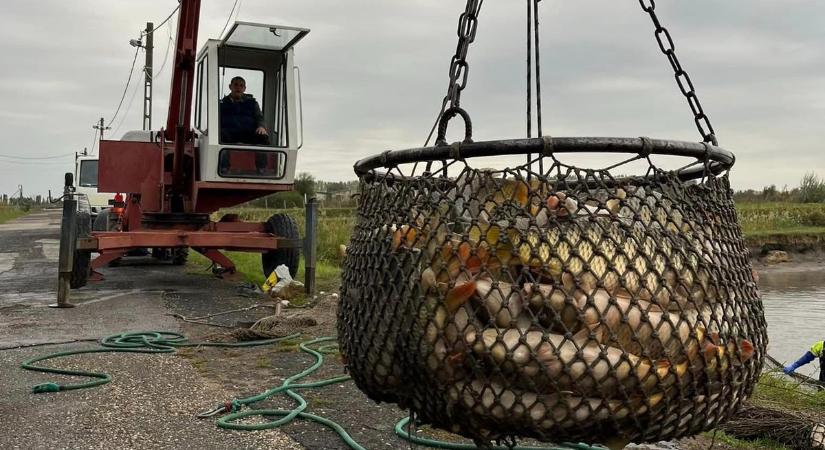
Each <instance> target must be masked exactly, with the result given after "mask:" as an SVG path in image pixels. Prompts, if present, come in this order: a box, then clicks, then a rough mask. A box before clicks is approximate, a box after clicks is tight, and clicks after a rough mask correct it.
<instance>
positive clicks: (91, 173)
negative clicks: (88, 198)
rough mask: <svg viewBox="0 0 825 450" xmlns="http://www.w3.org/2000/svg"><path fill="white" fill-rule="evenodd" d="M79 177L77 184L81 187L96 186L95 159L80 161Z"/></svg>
mask: <svg viewBox="0 0 825 450" xmlns="http://www.w3.org/2000/svg"><path fill="white" fill-rule="evenodd" d="M79 178H80V179H79V180H78V185H80V186H81V187H93V188H96V187H97V160H96V159H93V160H92V159H90V160H86V161H80V177H79Z"/></svg>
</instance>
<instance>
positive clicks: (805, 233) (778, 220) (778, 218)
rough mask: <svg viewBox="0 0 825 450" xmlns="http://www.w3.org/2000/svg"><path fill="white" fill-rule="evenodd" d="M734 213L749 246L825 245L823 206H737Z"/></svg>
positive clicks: (753, 204)
mask: <svg viewBox="0 0 825 450" xmlns="http://www.w3.org/2000/svg"><path fill="white" fill-rule="evenodd" d="M736 211H737V214H738V216H739V223H740V225H741V226H742V232H743V233H744V235H745V240H746V241H747V242H748V244H750V245H754V246H759V245H763V244H766V243H769V242H777V243H783V244H794V243H822V242H825V204H824V203H770V202H760V203H739V204H737V205H736Z"/></svg>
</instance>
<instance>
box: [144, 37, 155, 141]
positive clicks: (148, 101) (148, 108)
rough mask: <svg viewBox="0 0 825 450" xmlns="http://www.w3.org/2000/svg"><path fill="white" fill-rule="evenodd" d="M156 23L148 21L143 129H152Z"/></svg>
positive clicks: (145, 48)
mask: <svg viewBox="0 0 825 450" xmlns="http://www.w3.org/2000/svg"><path fill="white" fill-rule="evenodd" d="M154 31H155V25H154V24H153V23H152V22H146V46H145V47H144V50H146V64H145V65H144V66H143V130H144V131H147V130H151V129H152V78H153V73H152V70H153V69H152V51H153V50H154Z"/></svg>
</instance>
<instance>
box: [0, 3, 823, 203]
mask: <svg viewBox="0 0 825 450" xmlns="http://www.w3.org/2000/svg"><path fill="white" fill-rule="evenodd" d="M233 3H234V0H215V1H210V2H203V5H202V14H201V26H200V36H199V43H201V44H202V43H203V42H204V41H205V39H206V38H208V37H217V35H218V34H219V33H220V32H221V30H222V29H223V26H224V24H225V23H226V18H227V15H228V13H229V11H230V9H231V7H232V4H233ZM33 5H34V6H33ZM175 5H176V2H175V1H174V0H165V1H154V2H127V1H109V2H103V1H100V0H75V1H71V2H66V1H60V0H40V1H38V2H36V3H32V2H27V1H24V0H4V1H3V2H0V54H2V55H3V57H4V64H3V65H2V67H0V99H2V100H0V118H2V120H0V133H1V134H2V135H3V136H14V137H15V139H14V140H13V141H14V143H13V144H12V143H11V141H12V140H9V139H7V140H6V141H5V142H6V143H5V144H2V145H0V154H25V155H28V156H38V155H53V154H56V153H60V152H74V151H76V150H82V148H83V147H89V146H90V145H91V142H92V137H93V133H94V130H92V128H91V126H92V124H93V123H95V122H96V121H97V120H98V119H99V118H100V117H101V116H102V117H104V118H105V120H106V121H107V122H108V121H109V120H110V119H111V117H112V115H113V114H114V111H115V108H116V106H117V104H118V102H119V100H120V98H121V95H122V94H123V91H124V83H125V81H126V77H127V75H128V70H129V67H130V65H131V62H132V59H133V57H134V54H135V53H134V52H135V49H134V48H133V47H131V46H129V44H128V42H129V39H134V38H136V37H137V36H138V34H139V32H140V30H142V29H143V28H144V27H145V22H147V21H154V22H155V24H159V23H160V21H161V20H162V19H163V18H165V17H166V16H167V15H168V13H169V12H170V11H171V10H172V9H173V8H174V7H175ZM241 5H242V6H241V11H240V14H239V16H238V20H247V21H252V22H264V23H266V22H270V23H277V24H286V25H296V26H305V27H308V28H311V29H312V32H311V33H310V34H309V36H308V37H307V38H306V39H305V40H304V41H303V42H301V44H300V45H299V47H298V48H297V51H296V62H297V64H298V65H300V66H301V71H302V78H303V79H302V88H303V106H304V119H305V130H304V137H305V139H306V146H305V148H304V149H303V150H302V151H301V153H300V159H299V162H298V168H299V170H301V171H309V172H311V173H313V175H315V177H316V178H318V179H323V180H348V179H354V178H355V175H354V173H353V171H352V165H353V164H354V163H355V161H356V160H358V159H360V158H363V157H365V156H368V155H372V154H376V153H380V152H383V151H385V150H389V149H399V148H409V147H415V146H418V145H422V144H423V142H424V140H425V139H426V137H427V133H428V132H429V131H430V127H431V126H432V122H433V120H434V118H435V113H436V111H437V109H438V107H439V106H440V104H441V99H442V98H443V96H444V94H445V92H446V88H447V69H448V65H449V62H450V58H451V57H452V55H453V53H454V51H455V46H456V25H457V23H458V14H459V13H460V12H461V11H462V10H463V8H464V3H463V2H462V1H460V0H414V1H404V2H399V1H389V2H388V1H379V0H351V1H347V2H342V1H338V0H313V1H311V2H307V1H300V0H245V1H243V2H241ZM514 5H515V6H514ZM540 5H541V12H542V14H541V23H542V30H543V32H542V35H541V44H542V45H541V48H542V52H541V67H542V75H543V83H542V100H543V115H542V116H543V117H542V119H543V124H542V125H543V129H544V132H545V133H546V134H550V135H554V136H565V135H593V136H613V135H615V136H641V135H648V136H652V137H661V138H670V139H680V140H691V141H696V140H698V139H699V134H698V132H697V131H696V129H695V126H694V124H693V118H692V115H691V113H690V111H689V109H688V106H687V104H686V102H685V99H684V98H683V97H682V95H681V94H680V93H679V91H678V90H677V88H676V85H675V81H674V79H673V71H672V69H671V67H670V65H669V64H668V62H667V60H666V58H665V56H664V55H662V54H661V52H660V51H659V48H658V46H657V44H656V42H655V40H654V38H653V31H654V29H653V25H652V24H651V22H650V20H649V18H648V17H647V16H646V15H645V13H643V12H642V11H641V9H640V8H639V7H638V4H636V2H616V1H615V0H585V1H582V2H541V4H540ZM818 6H819V5H818V3H816V2H815V0H792V1H791V0H789V1H783V2H776V1H774V0H729V1H725V2H719V1H712V0H696V1H692V2H667V3H665V2H659V3H658V4H657V12H658V14H659V16H660V19H661V20H662V22H663V23H664V24H665V25H666V26H667V27H668V29H669V31H670V32H671V34H672V36H673V38H674V40H675V41H676V49H677V54H678V56H679V59H680V62H681V63H682V64H683V66H684V67H685V68H686V70H687V71H688V73H689V74H690V76H691V79H692V80H693V82H694V84H695V86H696V89H697V93H698V94H699V96H700V99H701V101H702V105H703V106H704V108H705V110H706V111H707V113H708V115H709V116H710V118H711V120H712V123H713V124H714V126H715V127H716V131H717V132H718V135H719V137H720V141H721V142H722V145H723V146H724V147H726V148H728V149H730V150H732V151H734V152H736V153H737V155H738V161H737V167H736V168H735V169H734V171H733V172H732V180H733V185H734V187H735V188H749V187H753V188H759V187H761V186H762V185H764V184H777V185H780V186H781V185H783V184H786V183H787V184H790V185H794V184H796V183H798V180H799V179H800V178H801V177H802V175H803V174H804V172H806V171H809V170H818V171H819V172H820V175H821V176H825V167H823V160H825V158H822V157H821V154H822V153H821V146H822V144H821V143H822V142H823V140H825V139H823V138H824V137H825V136H823V134H824V133H825V132H823V131H821V130H822V129H823V127H822V126H821V123H822V122H823V114H825V91H823V90H822V87H821V84H822V83H821V79H820V78H821V75H820V74H822V73H824V72H825V58H823V56H825V55H823V52H825V29H823V27H822V26H821V19H820V18H819V17H818V16H817V15H816V14H812V13H811V11H816V10H818V9H817V8H818ZM524 14H525V11H524V5H523V4H518V2H516V3H513V2H492V1H490V2H485V3H484V7H483V10H482V15H481V17H480V23H479V30H478V36H477V40H476V42H475V43H473V45H472V47H471V49H470V53H469V57H468V61H469V64H470V74H469V75H470V78H469V85H468V87H467V89H466V90H465V91H464V92H463V94H462V105H463V106H464V107H465V108H466V109H467V110H468V111H469V112H470V114H471V115H472V117H473V123H474V133H475V137H476V139H477V140H484V139H499V138H516V137H522V136H524V135H525V133H526V124H525V116H526V114H525V107H526V88H527V85H526V76H525V68H526V61H525V50H526V48H525V30H524V21H525V16H524ZM167 30H168V29H166V28H164V29H160V30H158V32H157V33H158V34H156V35H155V45H156V49H155V53H154V56H155V64H156V65H157V66H159V65H160V62H161V61H162V60H163V56H164V52H165V51H166V49H167V45H166V43H167V36H168V34H167V33H168V31H167ZM142 61H143V55H142V54H139V55H138V62H137V64H138V67H141V66H142ZM170 66H171V61H170V62H168V63H167V66H166V68H165V69H164V73H163V74H161V75H160V76H159V77H158V78H157V79H156V80H155V84H154V107H153V125H154V128H159V127H161V126H164V125H165V116H166V110H167V104H168V94H169V83H170V82H169V75H170V72H171V67H170ZM134 88H136V86H134V85H133V88H130V89H129V91H128V92H127V97H126V99H125V101H124V106H123V108H122V110H121V112H120V114H119V117H118V118H117V120H116V121H115V123H114V126H115V127H117V126H118V125H120V129H119V130H117V133H116V134H115V135H118V134H122V133H123V132H125V131H126V130H128V129H139V128H140V127H141V124H142V108H141V99H140V96H141V92H137V94H136V98H135V100H134V101H133V102H132V105H131V108H127V106H128V102H129V99H130V98H131V95H132V93H133V92H135V91H133V90H132V89H134ZM139 90H140V89H139V88H138V91H139ZM533 95H535V90H533ZM535 128H536V123H535V121H534V122H533V130H534V133H535ZM112 131H115V130H112ZM460 135H461V130H460V125H459V122H458V121H456V123H455V124H454V125H451V127H450V135H449V136H450V138H451V139H457V138H458V136H460ZM587 162H588V164H590V163H592V164H596V163H598V161H587ZM484 163H485V164H486V162H484ZM499 163H500V162H496V164H499ZM68 166H70V164H68V165H67V167H62V166H60V165H59V164H55V165H48V166H46V165H42V166H36V165H20V164H16V165H14V166H12V165H11V164H3V163H2V162H0V192H8V191H13V190H14V189H16V188H17V185H18V184H21V183H22V184H24V185H26V186H27V190H29V191H38V192H43V193H45V191H46V190H47V189H52V190H53V191H57V190H59V188H60V183H61V180H62V172H64V171H66V170H69V169H70V167H68ZM29 186H30V187H29Z"/></svg>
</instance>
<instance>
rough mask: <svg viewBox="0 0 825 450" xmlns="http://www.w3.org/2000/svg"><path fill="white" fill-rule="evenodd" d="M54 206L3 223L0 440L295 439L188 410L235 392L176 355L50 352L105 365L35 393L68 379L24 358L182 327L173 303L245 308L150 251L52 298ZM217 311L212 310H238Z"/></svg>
mask: <svg viewBox="0 0 825 450" xmlns="http://www.w3.org/2000/svg"><path fill="white" fill-rule="evenodd" d="M59 227H60V211H59V210H48V211H45V212H38V213H34V214H31V215H29V216H26V217H24V218H21V219H18V220H16V221H13V222H9V223H6V224H3V225H0V417H2V420H0V447H2V448H8V449H15V448H37V449H41V448H42V449H86V448H88V449H97V448H100V449H104V448H105V449H112V448H119V449H132V448H134V449H177V448H198V449H227V448H233V449H258V448H260V449H263V448H267V449H292V448H302V447H301V446H300V445H298V444H296V443H295V442H294V441H293V440H292V439H290V438H289V437H288V436H287V435H286V434H284V433H283V432H280V431H278V430H269V431H263V432H255V433H244V432H230V431H225V430H221V429H219V428H217V427H216V426H215V424H214V422H212V421H210V420H200V419H196V418H195V414H197V413H198V412H200V411H202V410H203V409H204V408H205V407H206V408H208V407H211V406H214V405H215V404H216V402H218V401H223V400H225V399H229V398H233V393H232V392H227V390H226V389H225V387H224V386H222V385H220V384H219V383H214V382H210V381H209V380H208V379H206V378H203V377H201V376H200V375H199V374H198V371H197V370H196V368H195V367H193V366H192V364H191V363H190V362H189V361H188V360H187V359H185V358H181V357H178V356H174V355H135V354H112V353H99V354H93V355H80V356H75V357H70V358H64V359H61V360H57V361H53V362H46V363H44V365H49V366H53V367H72V368H77V369H81V370H92V371H103V372H108V373H110V374H112V376H113V377H114V380H113V381H112V382H111V383H109V384H106V385H104V386H101V387H97V388H92V389H84V390H77V391H65V392H59V393H51V394H32V393H31V387H32V386H33V385H35V384H39V383H43V382H46V381H55V382H59V383H66V382H70V381H79V380H78V379H75V380H71V379H70V378H69V377H63V376H59V375H54V376H52V375H48V374H41V373H34V372H29V371H25V370H22V369H20V368H19V364H20V363H21V362H22V361H23V360H25V359H27V358H30V357H33V356H37V355H41V354H45V353H52V352H58V351H65V350H71V349H78V348H88V347H95V346H96V344H95V343H94V342H76V341H79V340H86V339H99V338H101V337H104V336H108V335H112V334H116V333H121V332H125V331H139V330H164V331H173V332H178V331H180V323H179V322H178V321H177V320H176V319H175V318H173V317H171V316H170V314H172V313H177V314H182V315H184V316H189V317H191V316H193V315H201V314H208V313H210V312H212V313H214V312H218V311H221V310H229V309H232V308H237V307H243V306H250V305H253V304H255V302H256V301H258V300H257V299H252V298H249V297H245V296H241V295H238V286H237V285H236V284H233V283H229V282H225V281H223V280H218V279H215V278H213V277H209V276H202V275H196V274H189V273H186V272H185V271H184V269H183V268H181V267H175V266H171V265H168V264H158V263H155V262H153V261H151V260H149V259H148V258H144V259H142V260H141V259H137V260H133V261H132V262H131V263H129V262H127V263H126V264H124V265H123V266H122V267H117V268H106V269H104V270H102V272H103V274H104V276H105V280H104V281H103V282H100V283H94V284H90V285H89V286H86V287H84V288H82V289H79V290H75V291H72V298H71V301H72V303H74V304H76V305H77V307H75V308H72V309H52V308H49V307H48V305H49V304H50V303H54V302H55V301H56V295H57V294H56V285H57V254H58V237H59V231H60V230H59ZM240 319H242V318H239V317H238V316H237V315H236V316H234V317H229V316H225V317H223V318H222V319H220V318H219V319H217V320H226V321H231V320H240Z"/></svg>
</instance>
